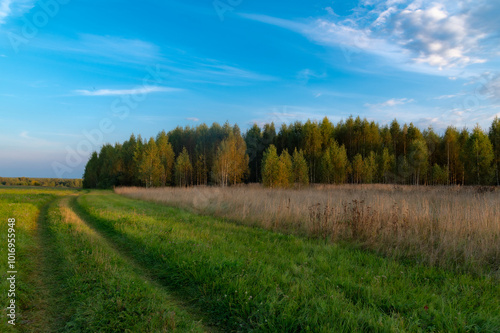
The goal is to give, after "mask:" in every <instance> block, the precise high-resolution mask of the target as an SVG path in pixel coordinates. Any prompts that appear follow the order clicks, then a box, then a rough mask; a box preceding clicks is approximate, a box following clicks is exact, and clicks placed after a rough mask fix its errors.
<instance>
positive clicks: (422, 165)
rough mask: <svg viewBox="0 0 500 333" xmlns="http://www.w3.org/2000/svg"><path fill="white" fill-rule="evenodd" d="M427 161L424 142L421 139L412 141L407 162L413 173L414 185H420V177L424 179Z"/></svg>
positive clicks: (427, 156)
mask: <svg viewBox="0 0 500 333" xmlns="http://www.w3.org/2000/svg"><path fill="white" fill-rule="evenodd" d="M428 159H429V151H428V148H427V144H426V142H425V141H424V140H423V139H415V140H413V141H412V142H411V144H410V149H409V161H410V166H411V167H412V169H413V172H414V174H413V176H414V178H413V179H414V184H415V185H418V184H420V179H421V176H423V177H422V178H425V175H426V174H427V167H428V163H429V161H428Z"/></svg>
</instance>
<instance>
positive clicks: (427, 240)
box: [115, 185, 500, 277]
mask: <svg viewBox="0 0 500 333" xmlns="http://www.w3.org/2000/svg"><path fill="white" fill-rule="evenodd" d="M115 192H116V193H119V194H123V195H125V196H128V197H131V198H137V199H144V200H150V201H154V202H161V203H164V204H167V205H170V206H176V207H182V208H186V209H189V210H191V211H193V212H195V213H201V214H208V215H212V216H217V217H224V218H229V219H232V220H234V221H238V222H240V223H244V224H246V225H251V226H259V227H263V228H265V229H269V230H275V231H280V232H285V233H293V234H298V235H306V236H309V237H314V238H323V239H329V240H331V241H339V240H341V241H342V240H345V241H348V242H353V241H354V242H355V243H357V244H361V245H363V247H364V248H367V249H371V250H375V251H377V252H379V253H382V254H384V255H390V256H391V257H395V258H402V259H411V260H412V261H416V262H421V263H424V264H427V265H432V266H440V267H445V268H452V269H455V270H458V271H469V272H478V271H480V272H483V273H487V274H491V275H496V276H497V277H499V274H500V271H499V268H500V189H499V188H495V187H460V186H456V187H455V186H454V187H448V186H394V185H337V186H335V185H327V186H315V187H308V188H305V189H302V190H289V189H288V190H287V189H268V188H263V187H261V186H259V185H250V186H239V187H226V188H220V187H190V188H172V187H167V188H154V189H145V188H117V189H116V190H115Z"/></svg>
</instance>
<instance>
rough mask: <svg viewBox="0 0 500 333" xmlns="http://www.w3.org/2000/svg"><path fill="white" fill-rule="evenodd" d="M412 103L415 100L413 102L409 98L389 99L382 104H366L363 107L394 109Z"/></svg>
mask: <svg viewBox="0 0 500 333" xmlns="http://www.w3.org/2000/svg"><path fill="white" fill-rule="evenodd" d="M414 101H415V100H413V99H411V98H391V99H389V100H387V101H385V102H383V103H379V104H369V103H366V104H365V106H366V107H394V106H397V105H404V104H408V103H412V102H414Z"/></svg>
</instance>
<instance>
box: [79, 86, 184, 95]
mask: <svg viewBox="0 0 500 333" xmlns="http://www.w3.org/2000/svg"><path fill="white" fill-rule="evenodd" d="M175 91H182V89H178V88H170V87H157V86H146V87H140V88H133V89H99V90H75V91H74V92H75V93H76V94H78V95H82V96H122V95H139V94H140V95H143V94H150V93H155V92H175Z"/></svg>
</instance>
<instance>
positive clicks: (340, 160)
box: [321, 141, 351, 184]
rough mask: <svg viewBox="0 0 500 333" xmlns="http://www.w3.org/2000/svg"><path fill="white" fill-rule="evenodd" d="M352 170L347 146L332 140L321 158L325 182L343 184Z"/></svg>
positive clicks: (322, 177) (322, 175)
mask: <svg viewBox="0 0 500 333" xmlns="http://www.w3.org/2000/svg"><path fill="white" fill-rule="evenodd" d="M350 171H351V167H350V164H349V160H348V158H347V151H346V149H345V146H344V145H342V146H339V144H338V143H337V141H332V143H331V144H330V147H329V148H328V149H327V150H326V151H325V152H324V153H323V156H322V158H321V179H322V181H323V182H325V183H330V184H331V183H336V184H342V183H344V182H345V181H346V179H347V176H348V175H349V173H350Z"/></svg>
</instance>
